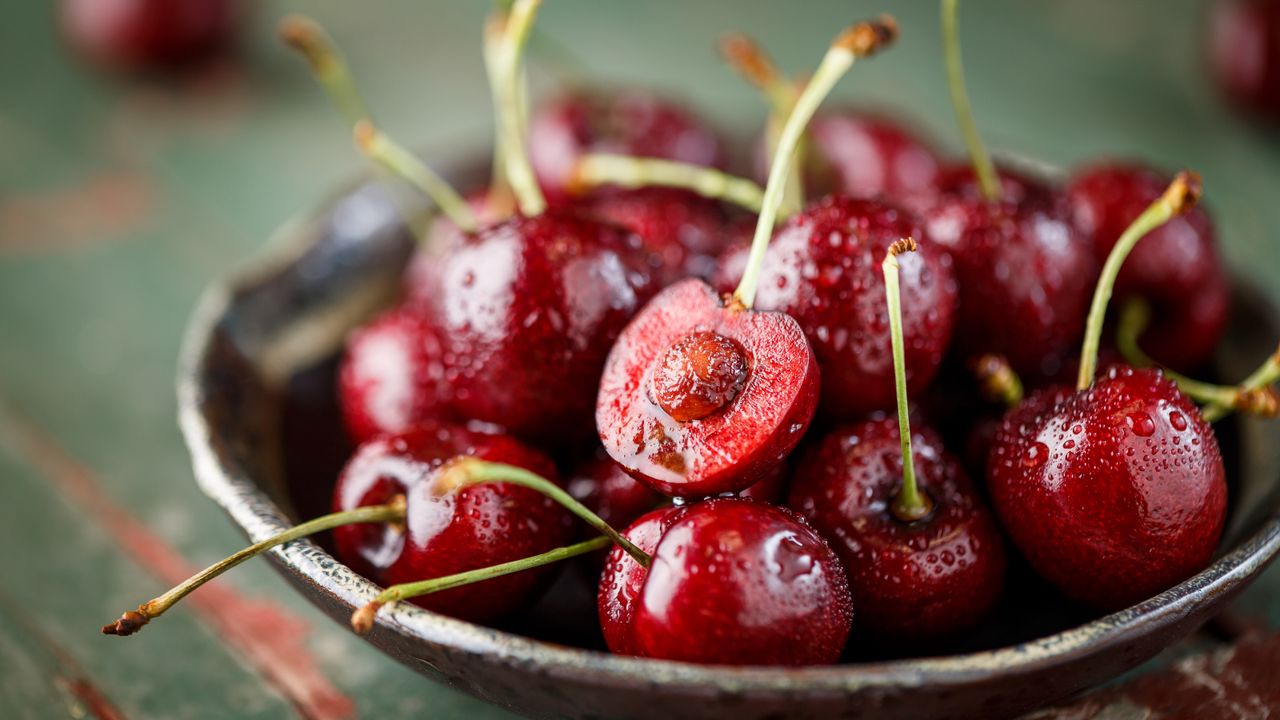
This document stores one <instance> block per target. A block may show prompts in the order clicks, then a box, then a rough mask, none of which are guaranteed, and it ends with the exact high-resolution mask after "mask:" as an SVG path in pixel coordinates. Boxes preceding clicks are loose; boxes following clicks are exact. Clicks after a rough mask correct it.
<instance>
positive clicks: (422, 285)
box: [401, 191, 511, 310]
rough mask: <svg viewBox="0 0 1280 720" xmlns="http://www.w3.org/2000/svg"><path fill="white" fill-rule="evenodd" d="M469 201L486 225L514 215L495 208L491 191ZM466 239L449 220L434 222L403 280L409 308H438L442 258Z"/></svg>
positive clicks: (477, 217) (415, 251)
mask: <svg viewBox="0 0 1280 720" xmlns="http://www.w3.org/2000/svg"><path fill="white" fill-rule="evenodd" d="M466 200H467V206H468V207H470V208H471V212H472V213H474V214H475V217H476V220H478V221H479V222H481V223H483V224H485V225H488V224H491V223H496V222H499V221H501V220H502V219H504V218H505V217H507V216H508V215H510V214H511V208H505V207H504V208H497V207H494V204H493V202H492V200H491V198H490V197H489V193H488V191H481V192H475V193H471V194H470V195H467V196H466ZM466 238H467V234H466V233H465V232H463V231H462V230H461V229H459V228H458V226H457V224H455V223H454V222H453V221H452V220H450V219H449V218H448V216H445V215H441V216H438V217H436V218H434V219H433V220H432V221H431V224H430V225H429V226H428V227H427V234H426V236H425V237H424V238H423V239H422V241H421V242H420V243H419V244H418V247H417V248H416V249H415V250H414V253H413V257H411V258H409V264H408V266H407V267H406V268H405V271H404V277H403V278H402V280H401V282H402V284H403V285H404V295H405V302H406V303H407V304H409V305H412V306H414V307H417V308H420V309H423V310H427V309H429V308H431V307H432V306H433V305H434V304H435V300H436V296H435V293H436V292H437V290H438V289H439V279H438V278H439V272H440V262H441V258H443V257H444V256H445V255H446V254H447V253H449V252H450V251H452V250H454V249H455V248H457V247H459V246H461V245H463V244H464V243H465V241H466Z"/></svg>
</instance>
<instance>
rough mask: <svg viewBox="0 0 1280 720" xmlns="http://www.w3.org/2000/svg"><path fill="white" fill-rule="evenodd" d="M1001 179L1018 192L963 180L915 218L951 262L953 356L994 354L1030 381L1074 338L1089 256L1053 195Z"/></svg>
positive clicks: (1088, 282)
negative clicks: (1001, 192) (988, 193)
mask: <svg viewBox="0 0 1280 720" xmlns="http://www.w3.org/2000/svg"><path fill="white" fill-rule="evenodd" d="M1001 178H1003V179H1006V181H1005V183H1004V184H1005V186H1006V191H1007V192H1008V196H1009V197H1010V198H1017V197H1022V198H1024V199H1022V200H1014V199H1007V200H1001V201H996V202H988V201H986V200H983V199H981V197H980V196H979V197H968V192H967V191H965V190H963V187H964V185H963V184H962V185H961V188H962V189H961V190H959V191H958V192H959V193H960V194H959V195H952V196H948V197H946V198H944V199H942V200H940V201H939V202H938V204H937V205H935V206H934V207H933V208H932V209H930V210H929V211H928V213H927V214H926V216H925V223H924V225H925V230H926V234H927V236H928V238H929V239H930V240H931V241H932V242H933V243H934V244H936V245H938V246H941V247H942V248H945V249H946V250H947V251H948V252H949V253H950V255H951V257H952V260H953V261H954V263H955V275H956V278H957V280H958V282H959V285H960V302H959V308H958V311H957V317H956V329H955V338H956V348H957V350H958V352H959V354H960V356H961V357H963V358H973V357H977V356H979V355H982V354H985V353H996V354H999V355H1003V356H1004V357H1005V358H1007V359H1008V360H1009V363H1010V364H1011V365H1012V366H1013V368H1014V370H1016V371H1017V372H1018V374H1019V375H1021V376H1023V378H1024V379H1025V380H1026V381H1027V382H1029V383H1034V382H1036V381H1037V380H1039V379H1042V378H1044V377H1048V376H1052V375H1053V374H1054V373H1055V372H1057V371H1058V369H1059V368H1060V366H1061V364H1062V362H1063V360H1064V358H1065V356H1066V355H1067V354H1068V352H1069V351H1070V350H1071V349H1072V348H1074V347H1075V344H1076V343H1077V342H1078V341H1079V338H1080V335H1081V333H1082V332H1083V330H1084V321H1085V314H1086V312H1087V310H1088V305H1089V298H1090V294H1091V292H1092V290H1093V283H1094V280H1095V279H1096V278H1097V263H1096V262H1095V260H1094V257H1093V253H1092V251H1091V249H1090V247H1089V244H1088V243H1087V242H1086V241H1085V240H1084V239H1082V238H1081V237H1080V236H1079V235H1078V234H1077V233H1076V231H1075V229H1074V227H1073V225H1072V223H1071V221H1070V217H1069V213H1068V212H1067V208H1066V204H1065V202H1063V201H1062V200H1061V198H1060V196H1059V195H1057V194H1055V193H1054V191H1052V190H1051V189H1048V188H1046V187H1044V186H1040V185H1036V184H1033V183H1032V182H1031V181H1030V180H1027V179H1023V178H1015V179H1013V180H1009V179H1008V178H1014V176H1013V175H1009V174H1006V173H1005V172H1004V171H1002V172H1001ZM1011 188H1012V189H1013V190H1012V191H1011ZM974 192H975V193H976V192H977V191H976V186H975V190H974ZM907 297H910V295H907Z"/></svg>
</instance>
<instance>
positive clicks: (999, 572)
mask: <svg viewBox="0 0 1280 720" xmlns="http://www.w3.org/2000/svg"><path fill="white" fill-rule="evenodd" d="M912 434H913V436H914V437H913V438H912V440H913V444H912V449H913V452H912V457H913V458H914V460H915V466H916V478H917V483H918V484H919V487H920V490H921V491H922V492H924V493H925V494H926V495H927V496H928V498H929V499H930V500H931V501H932V507H933V510H932V512H931V514H929V515H928V516H926V517H925V518H924V519H921V520H917V521H915V522H903V521H902V520H899V519H897V518H896V517H894V515H893V513H892V511H891V509H890V508H891V505H892V503H893V499H894V497H895V495H896V494H897V492H898V490H899V488H900V487H901V485H902V447H901V445H900V444H899V439H898V423H897V419H896V418H892V417H890V418H884V419H877V420H868V421H865V422H861V423H858V424H856V425H850V426H845V427H841V428H838V429H836V430H834V431H832V432H831V433H829V434H828V435H826V436H825V437H823V438H822V439H821V440H819V441H818V442H817V444H816V445H814V446H813V447H811V448H809V450H808V451H807V452H806V453H805V454H804V455H802V456H801V459H800V461H799V463H798V464H797V466H796V472H795V474H794V475H793V477H792V484H791V492H790V497H789V499H788V501H787V504H788V506H789V507H791V508H793V509H795V510H796V511H797V512H799V513H800V515H802V516H803V517H804V518H805V519H807V520H808V521H809V523H810V524H812V525H813V527H814V528H815V529H817V531H818V532H819V533H820V534H821V535H822V536H823V537H825V538H826V539H827V540H828V541H829V542H831V543H832V547H833V548H835V550H836V553H837V554H838V555H839V556H840V562H841V564H842V565H843V566H844V568H845V570H846V572H847V573H848V575H849V592H850V594H851V595H852V597H853V605H854V607H855V608H857V610H858V619H857V621H858V630H859V632H865V633H866V634H868V635H870V636H874V637H878V638H881V639H892V640H894V641H895V642H899V641H900V642H908V643H910V642H913V641H923V640H928V639H934V638H939V637H946V636H952V635H954V634H956V633H958V632H960V631H963V630H965V629H968V628H969V627H971V626H973V625H974V624H975V623H977V621H978V620H980V619H981V618H982V617H983V616H984V615H986V614H987V612H988V611H990V610H991V608H992V607H993V606H994V605H995V603H996V601H997V600H998V599H999V597H1000V592H1001V589H1002V587H1003V585H1004V572H1005V552H1004V541H1003V540H1002V539H1001V537H1000V531H999V530H998V529H997V528H996V524H995V520H994V518H993V517H992V516H991V514H990V513H989V512H988V511H987V509H986V508H985V507H983V506H982V503H981V502H980V501H979V500H978V497H977V493H976V492H975V490H974V488H973V486H972V485H971V484H970V482H969V478H968V477H967V476H966V475H965V474H964V471H963V470H961V468H960V463H959V461H957V460H956V458H954V457H952V456H951V455H950V454H949V453H947V451H946V450H944V449H943V447H942V441H941V439H940V438H939V437H938V436H937V435H936V434H935V433H934V432H933V431H932V430H929V429H928V428H919V429H916V430H914V431H913V433H912Z"/></svg>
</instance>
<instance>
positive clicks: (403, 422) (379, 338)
mask: <svg viewBox="0 0 1280 720" xmlns="http://www.w3.org/2000/svg"><path fill="white" fill-rule="evenodd" d="M443 354H444V350H443V345H442V343H441V339H440V331H439V330H438V329H437V328H436V326H435V325H434V324H433V323H431V322H430V321H429V320H427V319H426V317H424V316H423V315H422V314H421V313H419V312H417V311H415V310H413V309H411V308H406V307H399V308H395V309H392V310H389V311H387V312H385V313H383V314H382V315H379V316H378V317H377V318H375V319H374V320H373V321H372V322H370V323H368V324H367V325H364V326H363V327H361V328H359V329H358V330H356V331H355V332H353V333H352V334H351V336H350V337H349V338H348V339H347V348H346V352H345V353H344V355H343V357H342V364H341V366H340V367H339V370H338V400H339V402H340V404H341V406H342V419H343V421H344V423H345V424H346V427H347V433H348V435H350V437H351V439H352V440H354V441H355V442H356V443H362V442H364V441H366V440H370V439H372V438H374V437H377V436H379V435H387V434H391V433H397V432H401V431H404V430H407V429H409V428H410V427H412V426H414V425H416V424H418V423H421V422H424V421H426V420H432V419H441V418H445V417H447V416H448V403H449V395H450V389H449V384H448V383H447V382H446V381H445V374H444V366H443V365H442V364H441V358H442V356H443Z"/></svg>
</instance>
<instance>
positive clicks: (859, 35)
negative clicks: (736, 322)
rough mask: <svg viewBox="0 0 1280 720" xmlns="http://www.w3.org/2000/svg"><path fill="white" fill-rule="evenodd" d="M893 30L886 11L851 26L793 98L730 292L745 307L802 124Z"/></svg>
mask: <svg viewBox="0 0 1280 720" xmlns="http://www.w3.org/2000/svg"><path fill="white" fill-rule="evenodd" d="M897 36H898V24H897V22H895V21H894V19H893V18H892V17H890V16H888V15H882V16H881V17H880V18H879V19H877V20H872V21H868V22H861V23H858V24H856V25H853V26H852V27H849V28H848V29H846V30H845V31H844V32H842V33H840V35H839V37H837V38H836V40H835V42H834V43H832V45H831V47H830V49H828V50H827V54H826V55H825V56H824V57H823V58H822V63H821V64H820V65H819V66H818V69H817V71H816V72H814V74H813V77H812V78H810V80H809V84H808V85H806V86H805V89H804V92H802V93H801V94H800V97H799V98H798V99H797V100H796V103H795V107H794V108H792V110H791V114H790V116H789V117H787V122H786V125H784V126H783V128H782V135H781V137H780V138H779V140H778V147H777V149H776V150H775V151H774V153H773V163H772V165H771V166H770V167H769V182H768V183H766V184H765V191H764V200H763V201H762V203H761V205H762V206H761V208H760V217H759V219H758V220H757V221H756V232H755V236H754V237H753V238H752V240H751V252H750V254H749V255H748V257H747V268H746V271H745V272H744V273H743V274H742V281H741V282H740V283H739V284H738V288H737V289H736V290H734V293H733V296H734V299H735V300H736V302H737V303H738V304H739V305H741V306H742V307H743V308H744V309H747V310H750V309H751V307H752V305H754V304H755V300H756V288H757V286H758V285H759V283H760V270H761V266H762V265H763V264H764V254H765V250H766V249H767V248H768V247H769V238H770V237H771V236H772V235H773V224H774V222H775V221H776V220H777V218H778V210H779V207H780V206H781V204H782V196H783V193H784V191H785V190H786V177H787V172H788V168H789V166H790V165H791V160H792V157H793V156H794V154H795V149H796V146H797V145H798V143H799V142H800V136H801V135H802V134H803V133H804V129H805V126H806V125H808V124H809V120H810V119H811V118H812V117H813V114H814V113H815V112H817V110H818V106H819V105H821V104H822V101H823V99H824V98H826V96H827V95H828V94H830V92H831V89H832V88H834V87H835V85H836V83H837V82H839V80H840V78H841V77H843V76H844V74H845V73H846V72H848V70H849V68H850V67H852V66H853V63H854V61H855V60H857V59H858V58H863V57H868V56H870V55H872V54H874V53H876V52H877V51H879V50H880V49H881V48H884V47H885V46H887V45H889V44H890V43H892V42H893V40H894V39H896V38H897Z"/></svg>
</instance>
